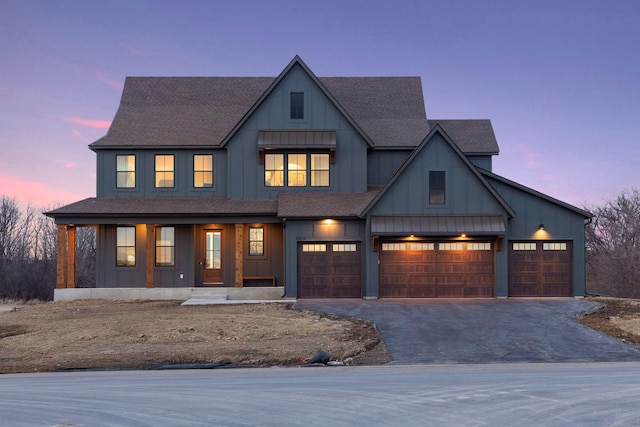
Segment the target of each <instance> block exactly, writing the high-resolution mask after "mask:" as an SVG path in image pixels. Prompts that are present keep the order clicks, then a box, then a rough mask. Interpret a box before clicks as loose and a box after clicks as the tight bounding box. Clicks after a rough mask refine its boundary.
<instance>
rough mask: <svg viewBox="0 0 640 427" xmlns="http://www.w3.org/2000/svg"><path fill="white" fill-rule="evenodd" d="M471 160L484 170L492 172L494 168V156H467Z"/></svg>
mask: <svg viewBox="0 0 640 427" xmlns="http://www.w3.org/2000/svg"><path fill="white" fill-rule="evenodd" d="M467 158H468V159H469V161H470V162H471V163H472V164H473V165H475V166H477V167H479V168H482V169H484V170H487V171H489V172H491V171H492V170H493V169H492V168H493V161H492V160H493V157H492V156H467Z"/></svg>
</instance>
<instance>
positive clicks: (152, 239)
mask: <svg viewBox="0 0 640 427" xmlns="http://www.w3.org/2000/svg"><path fill="white" fill-rule="evenodd" d="M155 231H156V226H155V225H154V224H147V244H146V252H145V255H146V262H145V264H146V266H147V268H146V279H145V283H146V286H147V288H155V278H154V271H155V259H156V257H155V247H156V233H155Z"/></svg>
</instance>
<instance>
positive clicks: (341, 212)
mask: <svg viewBox="0 0 640 427" xmlns="http://www.w3.org/2000/svg"><path fill="white" fill-rule="evenodd" d="M379 190H380V189H379V188H377V189H372V190H370V191H367V192H366V193H321V192H318V191H299V192H298V191H295V192H286V191H285V192H282V193H280V195H279V196H278V216H279V217H281V218H346V217H357V216H359V215H360V214H361V213H362V211H363V210H364V208H365V207H367V205H368V204H369V202H371V200H373V198H374V197H375V196H376V194H378V191H379Z"/></svg>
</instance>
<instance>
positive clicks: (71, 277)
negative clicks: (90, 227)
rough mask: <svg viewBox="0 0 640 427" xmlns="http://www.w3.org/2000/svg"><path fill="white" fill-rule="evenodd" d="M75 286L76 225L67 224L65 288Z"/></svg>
mask: <svg viewBox="0 0 640 427" xmlns="http://www.w3.org/2000/svg"><path fill="white" fill-rule="evenodd" d="M75 287H76V226H75V225H67V288H75Z"/></svg>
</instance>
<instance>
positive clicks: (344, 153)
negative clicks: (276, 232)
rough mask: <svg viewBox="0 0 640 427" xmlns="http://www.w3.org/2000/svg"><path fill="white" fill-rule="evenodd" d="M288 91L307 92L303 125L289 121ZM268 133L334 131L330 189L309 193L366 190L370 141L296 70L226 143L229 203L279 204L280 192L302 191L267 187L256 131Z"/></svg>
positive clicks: (300, 70)
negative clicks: (265, 201)
mask: <svg viewBox="0 0 640 427" xmlns="http://www.w3.org/2000/svg"><path fill="white" fill-rule="evenodd" d="M290 92H304V93H305V118H304V120H290V119H289V109H288V102H289V93H290ZM265 129H285V130H295V129H299V130H302V129H304V130H335V131H336V156H335V158H336V162H335V164H331V165H330V187H328V188H327V187H306V188H305V190H310V191H338V192H364V191H366V190H367V144H366V142H365V141H364V140H363V139H362V137H361V136H360V135H359V134H358V133H357V131H356V130H355V129H354V128H353V127H352V126H351V125H350V124H349V122H348V121H347V120H346V119H345V118H344V116H343V115H342V114H341V113H340V112H339V111H338V109H337V108H336V107H335V106H334V105H333V104H332V103H331V101H330V100H329V98H327V97H326V96H325V95H324V93H323V92H322V91H321V90H320V88H319V87H318V86H317V85H316V84H315V83H314V82H313V80H312V79H311V78H310V77H309V76H308V75H307V74H306V73H305V72H304V70H303V69H302V68H301V67H299V66H296V67H294V68H293V69H292V70H291V72H290V73H289V74H288V75H287V76H285V77H284V78H283V80H282V81H281V82H280V84H279V85H278V86H277V87H276V88H275V89H274V90H273V91H272V92H271V93H270V95H269V97H268V98H267V99H265V100H264V101H263V103H262V104H261V105H260V106H259V107H258V108H257V109H256V111H255V112H254V113H253V115H252V116H251V117H249V119H248V120H247V121H246V122H245V124H244V126H243V127H242V129H240V130H239V131H238V132H237V133H236V134H235V136H234V137H233V138H232V139H231V140H230V141H229V143H228V144H227V152H228V156H229V158H228V162H229V169H228V183H229V197H230V198H233V199H275V198H277V196H278V193H280V192H281V191H290V190H291V191H299V190H300V189H301V187H296V188H291V189H290V188H287V187H286V186H285V187H265V185H264V165H261V164H259V161H258V131H259V130H265ZM308 152H314V151H308ZM316 152H317V151H316ZM307 166H308V165H307Z"/></svg>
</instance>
